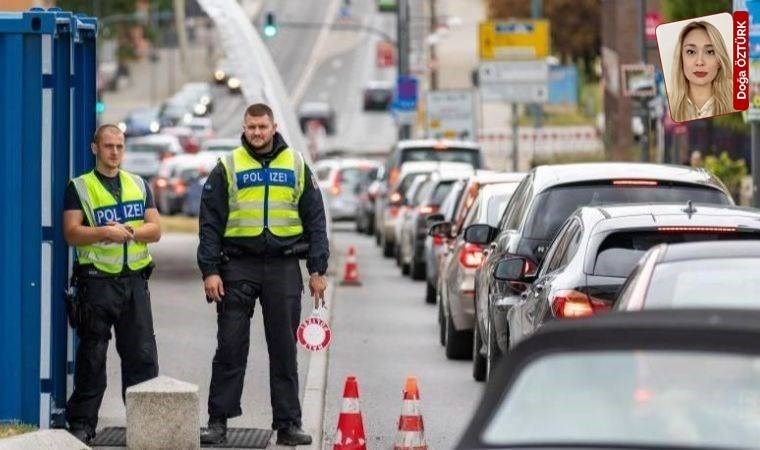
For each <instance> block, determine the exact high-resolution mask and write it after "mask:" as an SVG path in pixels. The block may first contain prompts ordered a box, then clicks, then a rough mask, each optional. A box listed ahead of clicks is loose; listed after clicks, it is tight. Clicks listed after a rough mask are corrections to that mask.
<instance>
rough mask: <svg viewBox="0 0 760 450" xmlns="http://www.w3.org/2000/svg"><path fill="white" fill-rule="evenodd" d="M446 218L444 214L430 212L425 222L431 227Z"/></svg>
mask: <svg viewBox="0 0 760 450" xmlns="http://www.w3.org/2000/svg"><path fill="white" fill-rule="evenodd" d="M444 220H446V218H445V217H443V214H430V215H429V216H427V217H425V224H426V225H427V226H428V227H430V226H432V225H433V224H434V223H436V222H443V221H444Z"/></svg>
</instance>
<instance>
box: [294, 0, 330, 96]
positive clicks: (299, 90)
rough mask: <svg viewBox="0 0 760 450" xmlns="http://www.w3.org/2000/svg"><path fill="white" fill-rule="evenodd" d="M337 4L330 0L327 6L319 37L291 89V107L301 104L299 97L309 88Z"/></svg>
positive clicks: (328, 33)
mask: <svg viewBox="0 0 760 450" xmlns="http://www.w3.org/2000/svg"><path fill="white" fill-rule="evenodd" d="M338 4H339V0H331V2H330V4H329V5H328V6H327V13H326V14H325V24H324V25H323V26H322V29H320V30H319V36H317V40H316V42H315V43H314V46H313V47H312V50H311V55H309V62H308V63H307V64H306V68H305V69H304V71H303V75H301V79H300V80H298V84H297V85H296V87H295V89H293V93H292V95H291V97H290V101H291V103H292V104H293V105H297V104H299V103H300V102H301V97H303V94H304V93H305V92H306V88H307V87H308V86H309V83H310V82H311V79H312V77H313V76H314V72H315V70H316V68H317V63H318V62H319V57H320V55H321V53H322V48H323V47H324V46H325V43H326V42H327V37H328V36H329V35H330V24H331V23H332V22H333V20H334V19H335V13H336V12H337V11H338Z"/></svg>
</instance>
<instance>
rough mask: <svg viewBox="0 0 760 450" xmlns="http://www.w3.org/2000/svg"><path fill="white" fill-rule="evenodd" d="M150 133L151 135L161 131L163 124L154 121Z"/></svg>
mask: <svg viewBox="0 0 760 450" xmlns="http://www.w3.org/2000/svg"><path fill="white" fill-rule="evenodd" d="M149 128H150V132H151V133H158V130H159V129H161V124H159V123H158V121H155V120H154V121H153V122H151V123H150V127H149Z"/></svg>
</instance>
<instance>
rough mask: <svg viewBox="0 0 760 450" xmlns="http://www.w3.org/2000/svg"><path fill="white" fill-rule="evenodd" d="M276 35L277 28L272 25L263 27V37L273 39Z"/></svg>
mask: <svg viewBox="0 0 760 450" xmlns="http://www.w3.org/2000/svg"><path fill="white" fill-rule="evenodd" d="M275 34H277V27H276V26H274V25H267V26H265V27H264V35H265V36H266V37H274V35H275Z"/></svg>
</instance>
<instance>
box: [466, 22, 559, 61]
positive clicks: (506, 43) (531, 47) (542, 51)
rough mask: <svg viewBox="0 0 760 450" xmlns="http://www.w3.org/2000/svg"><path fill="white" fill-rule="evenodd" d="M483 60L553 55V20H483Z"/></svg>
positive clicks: (481, 34) (481, 33)
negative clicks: (551, 52) (550, 46)
mask: <svg viewBox="0 0 760 450" xmlns="http://www.w3.org/2000/svg"><path fill="white" fill-rule="evenodd" d="M478 29H479V42H480V46H479V50H480V59H481V60H495V59H534V58H544V57H546V56H548V55H549V21H548V20H544V19H539V20H529V19H520V20H509V21H488V22H481V23H480V26H479V28H478Z"/></svg>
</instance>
